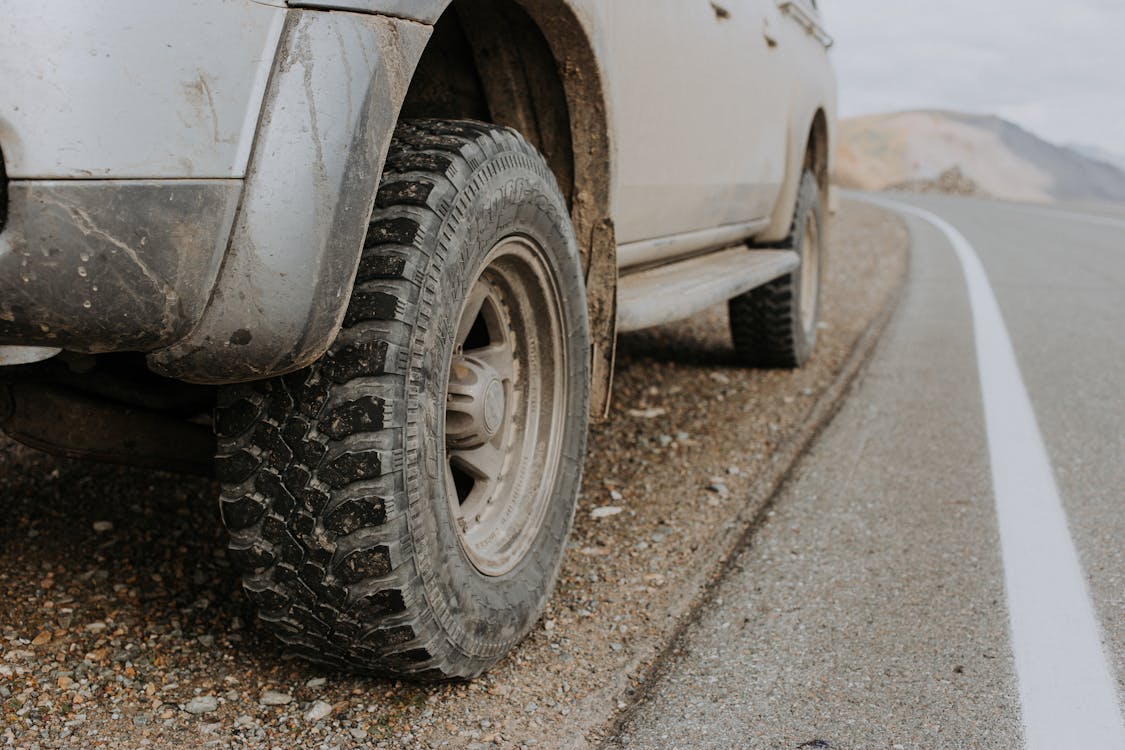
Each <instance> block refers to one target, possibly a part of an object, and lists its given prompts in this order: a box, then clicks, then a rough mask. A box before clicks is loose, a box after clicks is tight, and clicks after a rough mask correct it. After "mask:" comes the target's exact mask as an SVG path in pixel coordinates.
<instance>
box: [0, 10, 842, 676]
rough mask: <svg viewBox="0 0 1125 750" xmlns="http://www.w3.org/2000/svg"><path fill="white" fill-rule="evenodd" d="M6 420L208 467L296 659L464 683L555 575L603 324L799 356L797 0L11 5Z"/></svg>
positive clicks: (2, 337)
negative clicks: (717, 331) (704, 331)
mask: <svg viewBox="0 0 1125 750" xmlns="http://www.w3.org/2000/svg"><path fill="white" fill-rule="evenodd" d="M0 18H2V19H3V21H0V71H2V72H3V75H2V76H0V150H2V154H3V165H4V174H3V175H2V180H0V185H2V186H3V195H2V201H0V206H2V208H0V211H2V213H0V225H2V232H0V427H2V429H3V430H4V431H5V432H6V433H7V434H8V435H9V436H11V437H12V438H14V439H16V440H19V441H22V442H24V443H26V444H28V445H31V446H34V447H37V448H41V449H44V450H48V451H53V452H56V453H59V454H62V455H67V456H74V457H85V458H93V459H99V460H106V461H114V462H121V463H129V464H137V465H142V466H149V467H153V468H160V469H167V470H176V471H184V472H193V473H198V474H203V475H214V476H217V478H218V479H219V481H220V482H221V485H222V490H221V501H220V507H221V511H222V518H223V522H224V523H225V525H226V526H227V527H228V529H229V530H230V532H231V545H230V550H229V555H230V558H231V560H232V561H233V562H234V563H235V564H236V565H238V566H239V567H240V569H241V570H242V571H243V580H244V587H245V589H246V592H247V594H248V595H249V596H250V598H251V599H252V600H253V601H254V602H255V604H256V605H257V606H258V608H259V611H260V614H261V618H262V620H263V621H264V622H265V623H267V624H268V626H269V627H270V628H271V629H273V630H274V631H275V632H276V633H277V634H278V636H279V637H281V638H282V639H283V640H284V641H286V642H287V643H288V644H290V645H291V647H292V648H293V649H294V650H296V651H298V652H299V653H301V654H303V655H306V656H308V657H309V658H312V659H315V660H318V661H322V662H327V663H332V664H336V665H340V666H343V667H346V668H350V669H356V670H363V671H370V672H374V673H382V674H393V675H401V676H407V677H413V678H418V679H448V678H457V677H471V676H473V675H476V674H479V673H480V672H481V671H483V670H484V669H486V668H488V666H490V665H491V664H493V663H494V662H495V661H496V660H497V659H499V658H501V657H502V656H503V655H504V654H505V653H506V652H507V651H508V650H510V649H511V647H512V646H513V645H514V644H515V643H517V642H518V641H519V640H520V639H521V638H522V637H523V636H524V635H525V634H526V633H527V631H528V630H529V629H530V628H531V627H532V626H533V625H534V623H535V621H536V620H537V619H538V617H539V615H540V613H541V612H542V609H543V607H544V605H545V603H546V600H547V597H548V596H549V594H550V591H551V587H552V585H553V582H554V579H555V577H556V575H557V572H558V568H559V564H560V561H561V559H562V555H563V550H564V548H565V541H566V535H567V533H568V531H569V528H570V525H571V522H572V519H573V515H574V509H575V503H576V497H577V492H578V486H579V481H580V475H581V465H582V458H583V453H584V450H585V435H586V426H587V423H588V421H589V420H590V419H591V418H593V419H595V420H596V419H601V418H604V417H605V416H606V415H607V413H608V405H609V399H610V393H611V382H612V369H613V352H614V342H615V339H616V335H617V333H618V332H620V331H628V330H636V329H640V328H645V327H649V326H653V325H657V324H660V323H664V322H668V321H671V320H676V319H678V318H682V317H686V316H688V315H691V314H693V313H694V312H696V311H699V310H701V309H703V308H705V307H707V306H710V305H713V304H716V303H720V302H723V301H728V300H729V305H730V312H731V316H730V317H731V329H732V335H733V337H734V341H735V346H736V350H737V351H738V352H739V353H740V355H741V356H742V358H743V359H744V360H745V361H746V363H747V364H751V365H764V366H787V367H788V366H798V365H800V364H801V363H802V362H803V361H804V360H805V359H806V358H808V357H809V356H810V355H811V353H812V350H813V345H814V343H815V336H816V329H817V311H818V306H819V304H818V300H819V279H820V268H821V260H822V247H823V243H824V225H823V222H824V213H825V206H826V202H827V189H828V188H827V175H828V170H829V163H828V162H829V158H830V152H831V149H830V146H831V143H832V138H833V134H834V108H835V84H834V79H833V74H832V71H831V67H830V64H829V61H828V57H827V54H826V51H827V49H828V47H829V46H830V44H831V40H830V39H829V37H828V36H827V34H826V33H825V31H824V30H823V28H822V27H821V25H820V20H819V15H818V11H817V9H816V4H815V1H814V0H782V1H781V2H775V1H774V0H724V1H723V2H709V0H690V1H687V0H660V1H659V2H650V1H649V0H645V1H644V2H641V0H620V1H619V0H614V2H600V1H596V0H474V1H472V2H469V1H467V0H465V1H461V0H452V1H451V0H410V1H407V0H302V1H301V2H288V3H287V2H285V1H284V0H184V1H183V2H177V3H171V4H169V3H151V2H147V1H146V0H108V1H107V2H103V3H98V4H97V5H96V8H95V7H93V6H89V4H87V3H82V2H79V1H78V0H44V2H41V3H34V4H32V3H21V2H17V0H0Z"/></svg>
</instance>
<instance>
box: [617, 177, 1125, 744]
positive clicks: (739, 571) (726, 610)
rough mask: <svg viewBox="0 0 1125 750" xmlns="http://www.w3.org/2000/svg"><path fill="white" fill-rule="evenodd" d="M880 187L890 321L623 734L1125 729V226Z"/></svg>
mask: <svg viewBox="0 0 1125 750" xmlns="http://www.w3.org/2000/svg"><path fill="white" fill-rule="evenodd" d="M893 199H894V200H896V201H902V202H908V203H909V204H911V205H913V206H917V207H920V208H922V209H925V210H928V211H930V212H932V213H933V214H936V215H937V216H939V217H941V218H940V219H938V220H937V224H935V223H934V221H932V220H927V219H926V218H924V217H921V216H919V215H916V214H908V215H907V217H906V218H907V221H908V223H909V225H910V229H911V233H912V236H913V255H912V268H911V272H910V277H909V280H908V283H907V288H906V290H905V295H904V298H903V301H902V304H901V308H900V309H899V311H898V314H897V317H896V319H895V320H894V321H893V323H892V325H891V328H890V329H889V330H888V332H887V334H886V336H885V338H884V339H883V341H882V342H881V343H880V345H879V347H878V349H877V350H876V353H875V355H874V358H873V360H872V361H871V363H870V364H869V368H868V370H867V372H866V374H865V375H864V376H863V377H862V379H861V381H860V382H859V383H858V385H857V386H856V388H855V391H854V393H853V394H852V396H851V397H850V398H849V399H848V401H847V402H846V403H845V405H844V407H843V408H842V409H841V411H840V413H839V414H838V415H837V417H836V418H835V420H834V421H833V422H832V423H831V425H829V427H828V428H827V429H826V431H825V432H824V434H823V435H822V436H821V438H820V439H819V440H818V442H817V443H816V444H815V445H814V446H813V448H812V449H811V451H810V452H809V454H807V455H806V457H805V458H804V459H803V460H802V462H801V463H800V464H799V465H798V467H797V468H796V470H795V472H794V474H793V476H792V478H791V480H790V481H789V482H788V483H787V485H786V486H785V487H784V488H783V490H782V491H781V493H780V494H779V496H778V497H777V498H776V500H775V505H774V508H773V510H772V511H771V514H770V516H769V518H768V520H767V521H766V522H765V523H764V524H763V525H762V527H761V528H760V529H759V530H758V531H757V532H756V534H755V535H754V537H753V539H752V542H751V544H750V546H749V547H748V548H746V549H745V550H744V551H743V553H742V554H741V556H740V557H739V558H738V559H737V561H736V563H735V564H734V565H733V566H732V568H731V572H730V574H729V575H728V576H727V577H726V578H725V579H724V580H723V582H722V583H721V584H719V585H718V586H717V587H716V589H715V591H714V594H713V597H712V599H711V600H710V601H709V602H708V603H707V604H706V605H705V606H704V607H703V608H702V614H701V616H700V617H699V619H698V621H697V622H695V623H694V624H693V625H692V626H691V627H690V628H689V629H688V630H687V632H686V633H685V635H684V636H683V638H682V640H681V642H680V644H679V647H678V648H677V649H676V651H675V655H674V657H673V658H672V659H671V660H670V661H669V662H668V663H667V664H666V665H665V666H664V668H663V670H662V672H661V674H660V676H659V678H658V679H657V680H656V682H655V684H653V685H651V686H650V687H649V688H648V693H647V696H646V698H645V699H644V700H643V701H642V702H641V703H640V704H639V706H638V707H637V709H636V710H635V711H634V712H633V713H632V714H631V715H630V716H629V717H628V720H627V721H626V722H625V723H624V725H623V727H622V729H621V732H620V734H619V735H618V736H617V737H616V738H615V739H614V740H613V741H612V742H611V743H610V744H611V745H615V746H623V747H627V748H685V749H686V748H712V747H714V748H899V747H902V748H927V749H932V748H1017V747H1021V746H1026V747H1029V748H1036V749H1038V748H1047V747H1057V748H1092V747H1098V748H1120V747H1125V730H1123V729H1122V724H1121V722H1122V719H1121V706H1122V700H1121V699H1122V695H1123V693H1125V690H1123V685H1125V544H1123V543H1122V540H1125V504H1123V498H1122V495H1121V493H1122V488H1125V461H1123V460H1122V459H1123V458H1125V389H1123V388H1122V386H1123V384H1125V377H1123V375H1122V373H1125V335H1123V321H1125V220H1123V219H1122V217H1121V216H1120V215H1115V214H1113V213H1110V212H1106V213H1100V214H1099V213H1094V212H1090V211H1089V210H1084V211H1071V210H1064V209H1058V208H1038V207H1032V206H1024V205H1015V204H1006V203H999V202H991V201H981V200H968V199H955V198H946V197H902V196H894V197H893ZM942 219H944V220H945V221H946V222H948V224H949V225H951V229H952V232H953V233H954V234H956V233H958V232H959V233H960V235H962V237H963V240H965V241H966V242H965V243H964V244H966V245H968V246H971V247H969V249H968V253H969V254H972V253H973V250H974V249H975V255H976V256H978V257H979V258H980V262H981V264H982V265H983V272H984V274H983V275H980V276H978V277H976V281H977V282H978V283H977V284H976V286H975V288H974V291H973V292H972V293H971V294H972V295H973V296H972V304H970V291H969V289H970V287H967V285H966V276H965V274H964V273H963V271H962V267H961V263H959V260H958V255H957V254H956V253H955V245H956V244H957V243H956V241H954V240H953V239H951V236H950V234H949V233H947V232H944V231H942V229H941V228H940V226H939V225H940V223H941V220H942ZM961 251H962V252H963V251H964V248H963V247H962V248H961ZM969 260H970V261H971V258H970V259H969ZM968 265H969V266H971V265H973V263H972V262H968ZM969 273H970V278H973V277H972V268H970V269H969ZM982 281H987V282H990V286H991V290H992V292H994V294H995V300H996V302H997V303H998V312H999V316H995V317H993V318H990V317H989V313H990V311H991V312H992V313H995V312H996V310H995V309H992V308H990V303H989V300H990V299H991V295H990V293H989V291H988V287H989V284H988V283H980V282H982ZM1000 318H1002V321H1003V323H1004V324H1006V331H1007V336H1006V337H1005V336H1004V326H1003V325H998V324H997V322H998V321H999V319H1000ZM1006 338H1007V339H1010V341H1011V349H1008V348H1007V346H1006V343H1005V339H1006ZM978 345H979V346H980V347H981V348H979V349H978V348H977V347H978ZM1010 352H1014V358H1013V357H1011V356H1009V353H1010ZM1021 375H1022V382H1023V386H1025V387H1026V394H1027V396H1028V398H1027V399H1026V400H1024V399H1023V397H1022V394H1023V392H1024V391H1023V386H1021V385H1020V382H1019V381H1020V380H1021ZM1028 406H1030V408H1027V407H1028ZM1021 409H1022V411H1021ZM986 413H987V415H988V416H987V418H986ZM1032 413H1033V414H1034V419H1031V414H1032ZM1036 420H1037V423H1038V434H1036V429H1035V422H1036ZM1039 435H1041V437H1042V442H1040V441H1039ZM1044 447H1045V451H1044V450H1043V448H1044ZM1052 474H1053V476H1054V479H1055V481H1054V482H1052V481H1051V475H1052ZM1055 486H1057V493H1056V492H1054V489H1055Z"/></svg>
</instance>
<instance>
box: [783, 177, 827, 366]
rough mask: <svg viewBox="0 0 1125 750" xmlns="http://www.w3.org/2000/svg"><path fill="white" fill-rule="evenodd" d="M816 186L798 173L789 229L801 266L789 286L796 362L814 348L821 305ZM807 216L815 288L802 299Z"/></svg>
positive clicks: (821, 242)
mask: <svg viewBox="0 0 1125 750" xmlns="http://www.w3.org/2000/svg"><path fill="white" fill-rule="evenodd" d="M821 203H822V202H821V199H820V188H819V186H818V185H817V182H816V177H815V176H814V175H813V174H812V173H811V172H808V171H806V172H805V173H804V174H803V175H802V177H801V186H800V190H799V192H798V198H797V209H796V212H795V214H794V216H793V232H792V239H791V246H792V248H793V249H794V250H796V251H797V252H798V253H799V254H800V255H801V259H800V260H801V266H800V267H798V268H797V270H796V271H794V272H793V275H792V277H791V282H790V283H791V288H792V290H793V292H792V300H793V303H792V304H793V310H792V321H793V322H792V325H793V342H794V345H795V346H794V353H795V355H796V360H797V362H798V363H804V362H806V361H808V359H809V357H811V356H812V353H813V350H814V349H815V348H816V335H817V323H818V321H819V319H820V308H821V292H822V285H823V280H824V209H823V206H822V205H821ZM810 219H811V220H812V221H813V222H814V223H815V225H816V229H817V231H816V247H815V248H812V250H813V252H815V253H816V254H817V276H816V284H815V287H814V288H815V290H816V294H815V296H814V297H813V299H811V300H809V299H805V289H804V285H803V284H802V283H801V277H802V272H803V270H804V264H805V262H806V258H805V256H804V253H805V251H806V245H805V238H806V235H807V234H808V223H809V221H810ZM808 305H813V307H814V313H813V316H812V328H811V329H806V328H805V325H804V318H805V316H804V311H805V310H806V309H807V306H808Z"/></svg>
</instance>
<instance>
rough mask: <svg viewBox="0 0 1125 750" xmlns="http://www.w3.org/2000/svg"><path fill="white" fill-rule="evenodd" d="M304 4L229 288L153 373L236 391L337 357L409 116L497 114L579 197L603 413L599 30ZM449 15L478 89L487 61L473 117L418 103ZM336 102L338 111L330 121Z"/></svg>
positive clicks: (554, 0)
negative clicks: (389, 154) (463, 38)
mask: <svg viewBox="0 0 1125 750" xmlns="http://www.w3.org/2000/svg"><path fill="white" fill-rule="evenodd" d="M291 4H292V5H300V6H302V7H301V8H294V9H293V10H291V11H290V14H289V17H288V20H287V23H286V25H285V29H284V31H283V32H282V40H281V42H280V44H279V47H278V53H277V57H276V59H275V61H274V69H273V73H272V75H271V78H270V82H269V85H268V88H267V94H266V99H265V102H264V104H263V108H262V114H261V115H260V118H259V123H258V129H257V132H256V135H255V142H254V144H255V145H254V148H253V151H252V157H251V166H250V170H249V172H248V176H247V179H246V182H245V185H244V188H243V196H242V202H241V205H240V208H239V212H238V217H237V219H236V225H235V229H234V231H233V233H232V237H231V240H230V244H229V246H228V248H227V252H226V257H225V259H224V262H223V267H222V270H221V271H220V276H219V279H218V282H217V284H216V286H215V288H214V290H213V292H212V294H211V299H210V301H209V302H208V305H207V309H206V310H205V311H204V315H203V318H202V320H201V321H200V322H199V324H198V325H197V326H196V328H195V329H194V330H193V331H192V332H191V333H190V334H189V335H188V336H186V337H185V338H184V339H182V340H180V341H178V342H176V343H175V344H173V345H171V346H169V347H166V348H164V349H161V350H158V351H156V352H153V353H152V354H150V356H149V365H150V367H151V368H152V369H154V370H155V371H157V372H159V373H161V374H163V375H166V376H169V377H175V378H179V379H183V380H188V381H191V382H204V383H230V382H238V381H245V380H256V379H262V378H268V377H272V376H276V375H280V374H283V373H285V372H289V371H292V370H296V369H299V368H300V367H304V366H305V365H307V364H309V363H310V362H312V361H314V360H315V359H316V358H318V357H319V356H321V355H322V354H323V353H324V351H325V350H326V349H327V347H328V345H329V344H330V343H331V342H332V340H333V339H334V338H335V336H336V333H337V331H338V330H339V327H340V323H341V321H342V319H343V315H344V311H345V309H346V308H347V305H348V302H349V299H350V292H351V289H350V284H351V279H352V278H353V277H354V275H355V270H356V268H357V265H358V261H359V256H360V252H361V249H362V242H363V236H364V232H365V230H366V225H367V216H368V214H369V212H370V208H371V206H372V204H373V203H374V198H375V193H376V191H377V190H378V185H379V179H378V178H379V175H380V173H381V171H382V167H383V160H384V159H385V157H386V149H387V147H388V145H389V143H390V139H391V135H392V133H393V132H394V128H395V125H396V123H397V119H398V117H399V109H400V106H401V107H404V108H405V109H406V110H407V114H408V115H410V116H417V115H418V114H420V113H421V114H426V115H431V116H435V117H457V116H471V115H473V114H475V113H480V112H484V115H485V116H487V117H490V118H491V119H493V121H495V122H497V123H498V124H506V125H511V126H513V127H516V128H520V129H521V132H524V134H525V136H527V137H529V138H531V140H532V142H533V143H535V145H536V146H537V147H540V148H541V150H543V151H544V153H546V154H547V155H548V160H549V162H550V163H551V165H552V167H553V168H554V170H555V171H556V175H557V176H558V180H559V183H560V185H561V186H562V187H563V192H564V194H565V195H566V196H567V198H568V201H569V205H570V210H571V218H572V222H573V225H574V229H575V233H576V236H577V239H578V245H579V249H580V252H581V256H582V260H583V265H584V267H585V269H586V273H587V284H586V286H587V298H588V304H589V308H590V320H591V338H592V340H593V341H594V345H593V348H594V351H593V356H594V368H593V371H594V378H593V383H592V390H593V393H594V394H595V395H594V398H593V399H592V403H593V404H594V414H595V415H596V416H597V415H600V414H601V413H603V412H604V411H605V410H606V409H607V408H608V393H609V384H610V379H611V377H612V362H613V342H614V337H615V329H614V324H615V319H616V242H615V240H614V232H613V224H612V220H611V214H610V184H611V168H612V167H611V165H612V160H611V147H610V128H609V125H608V115H607V111H606V98H605V96H604V92H603V80H604V77H603V75H602V71H601V68H600V66H599V63H598V57H597V54H596V51H595V50H596V48H597V45H596V42H595V40H594V39H593V37H592V34H591V31H590V30H591V24H590V23H589V22H588V20H587V19H585V18H583V17H582V15H581V13H580V12H579V11H578V10H577V9H576V8H575V7H573V5H572V4H571V3H570V2H569V0H474V1H473V2H468V1H467V0H330V1H329V0H301V2H300V3H297V2H293V3H291ZM322 8H331V9H333V10H350V11H357V12H352V13H347V12H344V13H340V12H324V11H323V10H322ZM451 14H453V15H451ZM498 18H499V19H507V23H508V24H512V23H514V24H516V25H517V26H520V27H521V29H522V30H524V31H527V32H528V34H527V36H526V39H525V38H520V37H509V38H507V39H496V38H495V36H496V35H495V34H492V36H491V37H490V36H488V28H487V26H488V22H489V21H491V20H496V19H498ZM447 19H455V23H457V24H462V25H463V26H465V27H468V28H471V29H473V32H472V33H473V34H474V35H478V36H479V38H480V39H481V40H482V41H479V42H478V49H477V50H476V52H475V53H474V52H473V50H472V48H470V51H469V53H470V61H471V64H472V67H471V70H472V71H473V75H474V76H476V77H477V79H478V83H479V79H480V76H481V65H480V64H481V62H484V63H486V64H487V65H489V66H490V67H489V73H488V76H489V78H488V83H489V86H488V87H487V88H485V87H483V86H482V94H483V98H480V99H478V100H477V101H476V102H475V103H473V104H472V106H473V107H476V110H475V112H474V111H468V112H466V111H464V110H463V109H459V108H463V107H465V106H467V102H471V100H472V98H473V95H472V94H471V93H470V95H469V96H468V97H467V98H466V97H465V96H464V95H463V93H464V92H461V93H460V94H457V95H455V96H454V95H450V96H446V97H445V98H444V101H443V100H442V98H441V97H440V96H439V97H437V98H432V97H431V98H430V99H427V98H426V97H420V95H419V94H418V91H419V90H420V89H419V86H420V85H422V86H424V85H425V75H424V74H425V71H426V67H425V66H426V65H427V64H428V63H427V62H426V58H427V57H430V58H434V57H439V58H440V57H441V56H442V55H443V54H446V53H449V52H451V50H450V49H448V48H447V49H443V48H442V46H441V45H442V44H443V41H442V40H443V39H445V37H444V36H443V35H442V33H441V32H442V30H443V28H444V26H448V25H450V23H451V22H450V21H449V20H447ZM466 20H467V21H468V23H464V22H465V21H466ZM416 22H417V23H416ZM430 24H433V25H432V26H431V25H430ZM525 42H527V44H525ZM529 71H530V74H529ZM357 73H358V74H357ZM310 80H311V81H312V83H313V84H314V85H311V86H310V84H309V81H310ZM420 82H421V83H420ZM439 93H440V92H439ZM445 93H446V94H450V93H451V92H449V91H447V92H445ZM452 93H457V92H452ZM482 106H483V109H481V107H482ZM323 107H328V109H329V110H332V111H327V112H323V113H322V115H321V116H320V117H319V118H316V117H315V115H316V113H317V112H318V110H321V109H322V108H323ZM477 116H478V117H479V116H480V115H479V114H477ZM528 123H531V124H532V125H534V127H532V128H528V125H527V124H528ZM525 128H528V129H530V130H532V131H533V132H532V133H527V132H525ZM310 134H311V135H312V137H311V138H310V137H309V136H310ZM309 165H313V167H314V169H310V168H309ZM279 217H280V219H281V220H280V221H279V220H278V219H279ZM282 300H284V301H285V303H284V304H282Z"/></svg>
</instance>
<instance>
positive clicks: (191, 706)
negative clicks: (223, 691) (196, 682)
mask: <svg viewBox="0 0 1125 750" xmlns="http://www.w3.org/2000/svg"><path fill="white" fill-rule="evenodd" d="M218 707H219V699H218V698H216V697H215V696H213V695H197V696H196V697H194V698H192V699H191V700H190V701H188V702H187V704H186V705H185V706H184V710H185V711H187V712H188V713H189V714H196V715H199V714H209V713H211V712H212V711H214V710H215V709H217V708H218Z"/></svg>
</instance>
